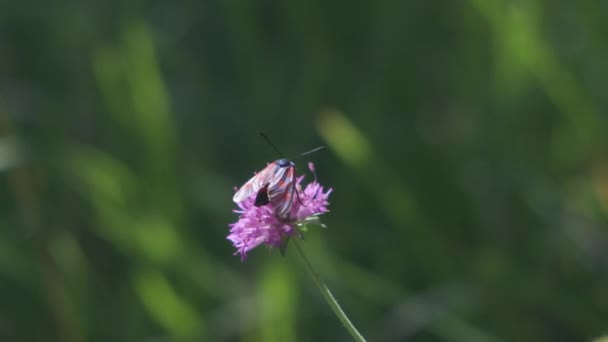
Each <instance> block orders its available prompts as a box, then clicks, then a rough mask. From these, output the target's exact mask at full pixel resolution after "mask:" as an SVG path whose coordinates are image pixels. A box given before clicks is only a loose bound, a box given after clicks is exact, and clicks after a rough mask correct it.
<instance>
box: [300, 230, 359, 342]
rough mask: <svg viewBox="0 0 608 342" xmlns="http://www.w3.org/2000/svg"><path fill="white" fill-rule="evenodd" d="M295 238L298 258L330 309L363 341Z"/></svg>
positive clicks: (347, 328) (349, 330) (354, 337)
mask: <svg viewBox="0 0 608 342" xmlns="http://www.w3.org/2000/svg"><path fill="white" fill-rule="evenodd" d="M296 240H297V239H293V244H294V245H295V246H296V249H297V250H298V254H300V258H302V261H303V262H304V266H305V267H306V270H307V271H308V273H310V275H311V276H312V279H313V280H314V281H315V284H316V285H317V287H318V288H319V290H321V293H322V294H323V297H325V300H326V301H327V303H328V304H329V306H331V309H332V310H334V313H335V314H336V316H338V318H339V319H340V321H341V322H342V324H343V325H344V327H345V328H346V330H348V332H349V333H350V334H351V335H352V337H353V339H354V340H355V341H359V342H365V338H363V336H362V335H361V334H360V333H359V331H357V328H355V326H354V325H353V324H352V323H351V321H350V320H349V319H348V317H347V316H346V314H345V313H344V311H342V308H341V307H340V305H339V304H338V301H337V300H336V298H334V296H333V295H332V294H331V291H329V288H327V285H325V283H324V282H323V280H321V278H320V277H319V275H318V274H317V272H315V270H314V269H313V268H312V265H311V264H310V261H309V260H308V258H307V257H306V254H304V251H303V250H302V247H300V243H299V242H298V241H296Z"/></svg>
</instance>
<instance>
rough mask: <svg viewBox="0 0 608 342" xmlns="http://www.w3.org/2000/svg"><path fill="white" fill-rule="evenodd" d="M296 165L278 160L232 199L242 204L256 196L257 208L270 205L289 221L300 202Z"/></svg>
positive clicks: (255, 176)
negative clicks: (297, 203) (295, 202)
mask: <svg viewBox="0 0 608 342" xmlns="http://www.w3.org/2000/svg"><path fill="white" fill-rule="evenodd" d="M260 135H261V136H262V137H263V138H264V139H266V141H267V142H268V143H269V144H270V145H271V146H272V147H273V148H274V149H275V150H276V151H277V152H278V153H279V154H281V155H282V153H281V152H280V151H279V150H278V149H277V148H276V146H275V145H274V144H273V143H272V142H271V141H270V139H268V137H266V135H264V134H263V133H260ZM324 148H325V147H324V146H321V147H317V148H315V149H313V150H310V151H308V152H305V153H302V154H300V155H299V156H298V157H301V156H304V155H307V154H309V153H313V152H316V151H319V150H321V149H324ZM295 174H296V164H295V163H294V162H292V161H290V160H288V159H285V158H281V159H277V160H275V161H273V162H271V163H270V164H268V165H267V166H266V167H265V168H264V169H263V170H262V171H260V172H258V173H257V174H255V175H254V176H253V177H251V179H250V180H248V181H247V182H246V183H245V184H244V185H243V186H242V187H241V188H240V189H239V190H238V191H237V192H236V193H235V194H234V197H232V200H233V201H234V202H235V203H240V202H242V201H244V200H246V199H248V198H250V197H252V196H253V195H254V194H255V196H256V197H255V202H254V205H255V206H256V207H259V206H263V205H266V204H268V203H270V204H271V206H272V207H273V208H274V210H275V213H276V215H277V216H278V217H279V218H280V219H282V220H289V219H290V217H289V216H290V213H291V207H292V206H293V203H294V200H300V198H299V197H298V194H297V192H298V191H297V189H296V182H295V178H296V176H295Z"/></svg>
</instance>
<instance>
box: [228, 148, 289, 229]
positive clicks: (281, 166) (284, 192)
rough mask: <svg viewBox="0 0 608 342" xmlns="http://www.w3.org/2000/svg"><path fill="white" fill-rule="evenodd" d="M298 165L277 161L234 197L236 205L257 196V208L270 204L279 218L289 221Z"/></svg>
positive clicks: (246, 184) (286, 160)
mask: <svg viewBox="0 0 608 342" xmlns="http://www.w3.org/2000/svg"><path fill="white" fill-rule="evenodd" d="M295 174H296V164H295V163H294V162H292V161H290V160H288V159H284V158H283V159H277V160H275V161H273V162H272V163H270V164H268V165H267V166H266V167H265V168H264V169H263V170H262V171H260V172H258V173H257V174H255V176H253V177H251V179H250V180H248V181H247V182H246V183H245V184H244V185H243V186H242V187H241V188H240V189H239V190H238V191H237V192H236V193H235V194H234V197H232V200H233V201H234V202H236V203H239V202H242V201H244V200H246V199H247V198H249V197H252V196H253V194H256V196H255V202H254V204H255V206H257V207H259V206H262V205H266V204H268V203H270V204H271V205H272V207H273V208H274V210H275V213H276V214H277V216H278V217H279V218H281V219H287V218H288V217H289V213H290V212H291V207H292V205H293V201H294V198H295V196H296V182H295Z"/></svg>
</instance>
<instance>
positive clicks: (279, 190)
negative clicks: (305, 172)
mask: <svg viewBox="0 0 608 342" xmlns="http://www.w3.org/2000/svg"><path fill="white" fill-rule="evenodd" d="M295 169H296V168H295V167H294V166H290V167H286V168H283V170H282V171H283V172H282V173H281V175H280V177H278V178H277V179H276V181H275V182H273V183H271V184H270V185H269V186H268V199H269V200H270V203H271V204H272V206H273V207H274V210H275V213H276V214H277V216H279V217H280V218H283V219H285V218H288V216H289V214H290V212H291V207H292V205H293V200H294V194H295Z"/></svg>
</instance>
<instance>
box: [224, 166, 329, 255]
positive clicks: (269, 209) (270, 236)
mask: <svg viewBox="0 0 608 342" xmlns="http://www.w3.org/2000/svg"><path fill="white" fill-rule="evenodd" d="M309 168H310V169H311V171H313V173H314V165H312V163H309ZM303 179H304V176H300V177H298V178H297V179H296V181H295V182H296V184H295V187H296V190H297V191H296V194H295V196H298V198H294V199H293V204H292V206H291V212H290V215H289V216H288V217H289V218H288V219H282V218H280V217H279V215H277V214H276V212H275V208H274V207H273V204H272V203H268V204H266V205H262V206H256V205H255V199H256V194H253V195H252V196H251V197H249V198H247V199H245V200H244V201H242V202H239V203H237V205H238V207H239V208H238V209H236V210H234V212H235V213H237V214H240V216H239V219H238V221H237V222H236V223H233V224H230V225H229V226H230V235H228V240H230V241H232V243H233V245H234V247H236V248H237V251H236V252H235V253H234V254H235V255H236V254H240V255H241V260H242V261H245V259H246V258H247V252H249V251H250V250H252V249H254V248H255V247H257V246H259V245H261V244H265V245H267V246H269V247H279V248H282V247H283V246H284V243H286V241H287V240H288V239H289V238H290V237H291V236H293V235H298V236H299V234H300V232H299V231H298V227H300V226H303V225H306V224H311V223H316V224H319V225H322V224H321V223H320V221H319V218H318V216H319V215H321V214H323V213H326V212H328V211H329V210H328V209H327V206H328V205H329V202H328V201H327V199H328V197H329V194H330V193H331V192H332V189H331V188H330V189H328V190H327V191H325V192H324V189H323V186H321V185H320V184H319V183H318V182H317V181H316V177H315V180H314V181H313V182H311V183H309V184H308V185H306V187H305V188H304V190H302V186H301V183H302V180H303Z"/></svg>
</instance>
